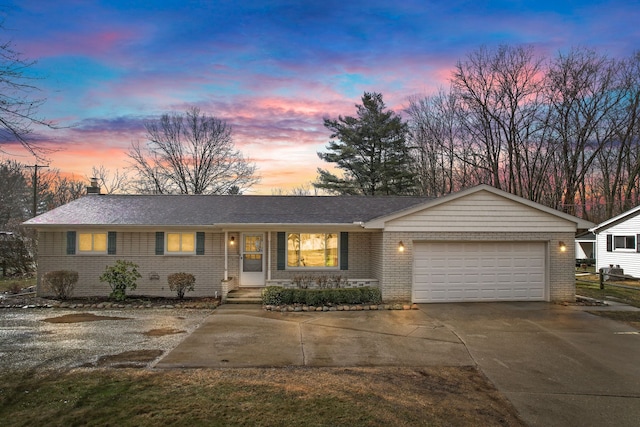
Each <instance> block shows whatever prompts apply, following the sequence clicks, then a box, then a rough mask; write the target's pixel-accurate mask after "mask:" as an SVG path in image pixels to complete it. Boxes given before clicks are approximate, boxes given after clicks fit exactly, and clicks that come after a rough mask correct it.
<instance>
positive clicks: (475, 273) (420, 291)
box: [363, 185, 591, 303]
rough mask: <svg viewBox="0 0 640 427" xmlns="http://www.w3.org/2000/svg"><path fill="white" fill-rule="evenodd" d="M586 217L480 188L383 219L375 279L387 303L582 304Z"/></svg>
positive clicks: (375, 245)
mask: <svg viewBox="0 0 640 427" xmlns="http://www.w3.org/2000/svg"><path fill="white" fill-rule="evenodd" d="M589 224H591V223H590V222H589V221H584V220H581V219H579V218H576V217H574V216H571V215H567V214H565V213H562V212H558V211H556V210H554V209H551V208H549V207H546V206H542V205H540V204H538V203H534V202H532V201H530V200H526V199H523V198H521V197H518V196H514V195H513V194H509V193H506V192H504V191H501V190H498V189H495V188H493V187H489V186H486V185H481V186H478V187H473V188H470V189H468V190H463V191H460V192H458V193H453V194H449V195H447V196H444V197H440V198H437V199H433V200H431V201H427V202H426V203H423V204H420V205H417V206H413V207H411V208H407V209H404V210H400V211H398V212H396V213H393V214H391V215H387V216H383V217H379V218H376V219H374V220H372V221H369V222H367V223H365V224H364V225H363V226H364V227H365V228H368V229H371V230H381V231H382V235H381V236H380V238H379V239H377V240H376V239H375V238H372V241H371V242H372V243H371V247H372V252H373V256H372V273H373V274H372V276H374V277H375V278H377V279H378V280H380V284H381V286H380V287H381V290H382V298H383V300H389V301H391V300H400V301H407V300H411V301H412V302H415V303H432V302H436V303H437V302H466V301H571V300H574V301H575V271H574V263H575V256H574V243H573V242H574V238H575V233H576V231H577V230H583V229H586V228H588V227H590V225H589Z"/></svg>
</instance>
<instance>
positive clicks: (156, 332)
mask: <svg viewBox="0 0 640 427" xmlns="http://www.w3.org/2000/svg"><path fill="white" fill-rule="evenodd" d="M186 332H187V331H182V330H180V329H174V328H160V329H150V330H148V331H147V332H144V333H143V334H142V335H145V336H147V337H164V336H165V335H175V334H184V333H186Z"/></svg>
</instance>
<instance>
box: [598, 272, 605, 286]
mask: <svg viewBox="0 0 640 427" xmlns="http://www.w3.org/2000/svg"><path fill="white" fill-rule="evenodd" d="M598 276H600V289H604V274H603V273H602V269H600V270H598Z"/></svg>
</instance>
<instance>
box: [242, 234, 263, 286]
mask: <svg viewBox="0 0 640 427" xmlns="http://www.w3.org/2000/svg"><path fill="white" fill-rule="evenodd" d="M264 284H265V267H264V233H244V234H242V248H241V253H240V286H243V287H261V286H264Z"/></svg>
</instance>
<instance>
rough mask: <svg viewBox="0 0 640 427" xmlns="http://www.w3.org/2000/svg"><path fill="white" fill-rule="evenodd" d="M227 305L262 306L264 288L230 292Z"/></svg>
mask: <svg viewBox="0 0 640 427" xmlns="http://www.w3.org/2000/svg"><path fill="white" fill-rule="evenodd" d="M226 303H227V304H262V288H241V289H234V290H233V291H229V293H228V294H227V301H226Z"/></svg>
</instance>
